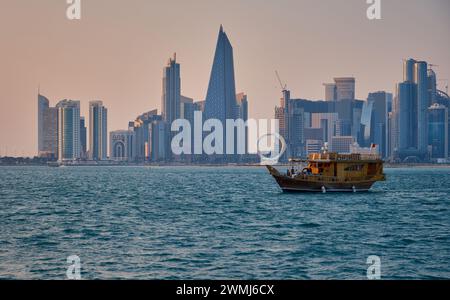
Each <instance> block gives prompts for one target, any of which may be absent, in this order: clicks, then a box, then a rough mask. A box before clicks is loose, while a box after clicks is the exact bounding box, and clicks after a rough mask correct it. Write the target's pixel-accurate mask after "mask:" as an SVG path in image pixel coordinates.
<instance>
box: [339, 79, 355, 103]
mask: <svg viewBox="0 0 450 300" xmlns="http://www.w3.org/2000/svg"><path fill="white" fill-rule="evenodd" d="M334 82H335V85H336V99H337V100H354V99H355V85H356V80H355V78H353V77H340V78H335V79H334Z"/></svg>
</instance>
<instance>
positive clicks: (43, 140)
mask: <svg viewBox="0 0 450 300" xmlns="http://www.w3.org/2000/svg"><path fill="white" fill-rule="evenodd" d="M57 155H58V110H57V108H55V107H50V106H49V101H48V99H47V98H45V97H44V96H42V95H38V156H40V157H48V158H56V156H57Z"/></svg>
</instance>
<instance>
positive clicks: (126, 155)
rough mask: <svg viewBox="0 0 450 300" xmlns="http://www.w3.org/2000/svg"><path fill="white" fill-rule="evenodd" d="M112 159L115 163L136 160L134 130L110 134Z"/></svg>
mask: <svg viewBox="0 0 450 300" xmlns="http://www.w3.org/2000/svg"><path fill="white" fill-rule="evenodd" d="M109 140H110V147H109V149H110V153H109V156H110V159H111V160H114V161H124V162H133V161H134V160H135V152H134V151H135V142H136V141H135V133H134V131H133V130H118V131H112V132H110V136H109Z"/></svg>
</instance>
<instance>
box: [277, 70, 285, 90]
mask: <svg viewBox="0 0 450 300" xmlns="http://www.w3.org/2000/svg"><path fill="white" fill-rule="evenodd" d="M275 75H277V79H278V82H279V83H280V87H281V91H282V92H283V93H284V91H286V90H287V84H284V85H283V82H282V81H281V78H280V75H279V74H278V71H275Z"/></svg>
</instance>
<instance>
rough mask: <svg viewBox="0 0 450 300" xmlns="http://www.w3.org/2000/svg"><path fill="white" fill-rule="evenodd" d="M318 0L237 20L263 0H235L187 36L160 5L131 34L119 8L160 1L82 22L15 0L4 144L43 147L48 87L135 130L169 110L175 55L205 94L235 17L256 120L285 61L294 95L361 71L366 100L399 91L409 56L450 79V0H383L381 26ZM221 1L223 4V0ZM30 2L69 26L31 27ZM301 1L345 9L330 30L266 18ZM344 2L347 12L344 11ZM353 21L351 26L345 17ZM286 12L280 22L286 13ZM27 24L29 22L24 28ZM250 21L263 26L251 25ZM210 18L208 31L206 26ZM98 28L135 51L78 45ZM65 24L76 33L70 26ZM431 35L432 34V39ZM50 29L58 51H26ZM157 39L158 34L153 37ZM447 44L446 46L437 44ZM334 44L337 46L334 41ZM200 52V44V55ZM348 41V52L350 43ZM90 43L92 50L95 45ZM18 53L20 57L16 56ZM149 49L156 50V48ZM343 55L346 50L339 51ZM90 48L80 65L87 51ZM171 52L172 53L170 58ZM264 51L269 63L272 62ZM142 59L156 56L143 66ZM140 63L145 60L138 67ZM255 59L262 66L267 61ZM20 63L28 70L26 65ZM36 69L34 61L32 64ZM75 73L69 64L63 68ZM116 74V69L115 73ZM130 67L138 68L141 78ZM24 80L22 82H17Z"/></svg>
mask: <svg viewBox="0 0 450 300" xmlns="http://www.w3.org/2000/svg"><path fill="white" fill-rule="evenodd" d="M317 2H318V3H317V4H316V3H313V2H312V1H302V2H301V3H294V2H292V1H284V2H283V3H284V4H285V6H284V7H283V5H279V6H280V7H281V8H279V7H278V5H277V7H275V5H273V4H269V3H264V4H261V5H259V6H258V7H259V8H260V9H259V10H258V13H256V16H255V17H254V18H255V19H252V20H247V21H246V22H244V21H242V20H239V21H238V20H236V19H235V18H232V17H230V16H231V10H233V8H240V9H241V10H240V11H239V12H238V14H239V15H240V14H245V13H246V12H248V11H249V10H250V9H251V8H252V5H256V4H255V3H254V1H249V3H246V4H243V3H242V2H239V3H238V2H233V1H231V3H230V4H229V6H230V7H223V10H222V12H220V13H219V12H216V13H213V14H212V15H211V16H210V17H208V18H206V20H203V21H202V22H201V25H198V24H192V23H191V22H188V24H187V25H186V26H185V27H183V29H182V30H181V29H180V30H181V31H182V32H183V37H180V36H179V34H178V29H176V26H175V25H173V26H175V27H170V26H169V27H170V28H169V29H167V28H164V27H161V26H160V27H158V26H157V24H158V22H159V20H157V19H158V18H155V19H151V20H149V19H148V18H147V17H148V16H149V15H148V14H150V15H152V14H154V13H155V12H154V11H153V10H151V11H147V10H145V11H143V12H142V14H140V15H138V17H137V19H138V23H137V24H136V23H133V22H131V23H130V24H131V25H130V26H131V28H128V29H129V30H131V31H132V32H137V33H139V35H138V36H136V37H132V36H130V35H126V32H127V31H126V30H122V29H121V28H119V27H120V26H122V25H125V24H126V22H125V21H127V22H128V20H126V18H125V20H122V19H121V18H116V19H114V18H113V16H115V17H119V16H127V15H128V14H131V13H132V12H135V11H136V10H138V9H142V8H149V5H148V4H147V3H144V2H140V1H137V2H135V3H133V4H128V5H124V4H123V3H121V2H120V1H119V2H118V1H111V3H112V4H111V8H110V10H109V11H108V12H104V11H102V10H101V8H100V6H101V5H99V4H91V3H86V4H85V3H83V5H84V6H83V7H84V15H83V18H82V20H80V22H79V23H70V22H69V21H67V20H65V19H64V15H63V14H61V16H59V15H58V14H57V13H58V11H59V9H60V8H64V3H61V5H57V4H52V5H50V4H49V3H47V2H45V1H43V3H40V4H35V3H32V4H29V3H28V2H27V3H26V4H25V2H23V1H17V2H11V3H10V4H8V7H9V8H10V9H9V11H10V15H12V16H16V17H18V20H17V21H14V22H13V21H12V20H11V16H10V15H7V16H5V17H4V18H3V20H2V22H8V21H9V22H13V23H14V24H16V25H17V26H16V28H15V29H13V30H10V31H8V32H6V30H5V29H6V28H7V27H6V26H2V27H3V28H4V29H1V30H2V31H1V32H2V33H5V34H2V35H1V37H2V40H3V41H5V45H6V49H5V55H6V54H10V56H11V58H12V59H9V61H11V62H9V61H7V62H5V64H4V65H5V66H6V67H5V69H3V70H0V79H2V80H1V81H0V82H2V85H3V84H4V85H5V86H2V90H3V91H4V93H3V97H5V98H3V99H2V100H1V105H2V110H1V114H2V115H1V125H2V126H1V128H2V130H1V131H0V134H1V139H2V141H4V143H2V145H1V147H0V152H1V153H2V154H3V155H4V154H5V153H4V152H5V146H7V147H8V152H9V154H10V155H11V154H14V152H16V153H15V154H16V155H17V156H21V155H22V153H23V155H26V156H34V155H35V154H36V145H37V138H36V131H37V129H36V126H37V120H36V116H37V114H36V111H35V110H36V105H35V99H36V90H37V87H38V86H39V84H40V86H41V88H40V89H41V94H43V95H44V96H46V97H48V98H49V99H50V103H51V105H52V106H53V105H55V104H56V102H58V101H59V100H60V99H66V98H67V99H77V100H81V102H82V108H81V109H82V113H81V115H82V116H85V117H88V113H87V109H88V105H87V103H88V102H89V101H92V100H95V99H101V100H102V101H104V103H105V105H106V106H107V107H108V108H109V109H110V115H109V120H110V123H109V124H108V127H109V128H110V129H111V131H114V130H120V129H124V128H126V124H127V122H128V121H129V120H132V119H134V117H135V116H136V115H138V114H139V113H140V112H143V111H148V110H150V109H153V108H157V109H158V112H159V113H160V112H161V107H160V102H161V101H160V99H161V88H160V82H161V81H160V80H161V78H160V77H161V71H160V70H161V66H163V63H164V61H165V60H166V59H167V57H168V55H170V53H173V52H175V51H176V52H177V53H178V57H179V58H180V59H179V61H180V63H181V64H182V66H183V67H182V69H183V73H182V77H183V89H182V91H181V93H182V95H185V96H188V97H192V98H194V99H195V100H204V99H205V97H206V90H207V82H208V77H209V75H210V74H209V72H210V68H211V63H212V61H213V54H214V53H213V49H214V43H215V38H216V32H217V27H218V26H219V25H220V24H221V23H224V25H225V27H226V28H227V32H228V33H229V37H230V40H231V42H232V43H233V46H234V48H235V49H237V50H236V53H235V56H236V57H235V73H236V87H237V88H236V90H237V92H244V93H246V94H247V95H248V97H249V99H250V105H249V106H250V108H249V115H250V117H252V118H267V117H271V116H272V115H273V107H274V106H275V105H277V103H278V100H279V98H280V97H281V93H280V89H279V87H278V84H277V81H276V78H275V75H274V70H276V69H278V70H279V72H280V75H281V77H282V80H283V81H285V82H287V84H288V87H289V89H290V90H291V91H292V94H293V95H294V96H295V97H301V98H305V99H324V98H325V96H324V89H323V86H322V84H323V83H325V82H329V81H331V80H332V79H333V78H334V77H347V76H351V77H356V80H357V81H356V98H357V99H361V100H365V99H366V98H367V95H368V93H370V92H375V91H387V92H391V93H394V92H395V85H396V84H397V83H398V82H401V78H402V74H401V70H400V68H399V67H398V66H399V64H400V63H401V60H402V59H406V58H409V57H414V58H417V59H420V60H426V61H428V62H429V63H434V64H438V65H439V67H437V68H436V71H437V73H438V75H439V78H448V77H449V72H448V70H449V69H450V68H449V65H450V63H449V57H448V51H446V49H448V48H449V44H450V41H449V38H448V37H447V36H445V35H443V34H439V33H445V31H446V28H448V26H447V27H446V25H448V24H449V20H448V17H447V16H446V15H445V14H443V12H445V11H448V9H447V10H446V8H448V7H449V4H448V2H446V1H438V0H436V1H432V3H429V2H427V3H426V4H427V5H428V6H429V7H428V8H427V11H431V13H429V14H427V15H424V16H423V17H421V15H420V14H419V12H420V10H421V9H423V6H424V5H426V4H425V3H423V1H410V2H408V3H409V4H408V5H405V4H399V2H397V3H383V4H384V6H383V12H384V13H383V20H381V21H373V23H371V21H368V20H367V19H365V9H366V8H367V7H366V4H365V1H349V4H348V6H347V5H342V4H340V5H337V4H335V3H333V2H331V1H317ZM350 2H352V3H350ZM215 4H216V6H217V3H215ZM25 5H26V6H27V7H28V6H30V5H31V6H33V8H35V9H36V10H35V11H36V12H37V14H40V15H39V16H40V17H39V18H44V17H48V18H49V19H50V20H52V22H53V23H52V24H55V25H56V24H58V25H61V26H59V27H60V30H56V29H54V28H49V27H46V26H43V27H40V26H42V25H40V26H36V27H37V28H39V29H41V30H40V31H39V32H38V31H36V30H35V29H30V28H28V27H26V26H25V25H24V24H29V23H30V22H32V21H33V20H36V18H38V17H36V16H34V15H29V14H30V12H29V11H27V12H25V13H26V14H27V15H26V16H24V17H26V18H28V19H27V20H24V19H22V17H21V14H20V12H21V9H22V8H23V7H24V6H25ZM167 5H168V6H171V7H172V8H173V9H174V11H175V13H176V14H179V13H180V12H181V11H183V10H186V9H188V10H187V11H188V12H189V13H192V15H196V12H195V10H196V9H197V8H198V7H199V6H202V5H205V3H204V2H202V1H193V2H191V3H190V5H187V8H186V4H184V3H181V2H177V1H174V2H169V3H168V4H167ZM34 6H35V7H34ZM155 6H156V7H157V8H159V9H162V8H163V7H164V5H163V4H157V5H156V4H155ZM213 6H214V5H213V4H210V3H208V4H206V6H205V9H208V10H212V7H213ZM342 6H344V7H342ZM119 7H124V8H123V9H124V11H123V12H122V13H120V14H118V13H117V9H118V8H119ZM253 7H254V6H253ZM302 7H303V8H307V9H310V10H314V12H315V13H316V15H317V14H318V15H319V16H321V15H324V16H328V14H329V13H328V12H327V8H329V9H330V10H333V8H334V9H335V10H334V11H335V12H337V13H336V14H335V15H334V16H330V18H331V19H330V20H329V22H330V23H328V26H323V28H321V26H317V28H313V29H311V28H309V29H307V30H306V29H305V26H304V25H305V23H302V22H307V21H311V19H308V18H306V20H303V21H301V20H300V19H301V18H299V20H298V22H299V23H298V25H296V23H295V22H292V21H285V22H282V21H279V23H277V24H274V26H275V28H276V29H280V28H284V29H287V31H283V30H273V29H270V28H268V26H269V24H267V23H268V22H263V20H262V19H263V16H267V15H266V14H268V13H269V12H270V14H271V18H273V19H275V18H278V16H279V14H280V13H284V14H287V16H290V12H289V10H290V9H289V8H292V9H291V10H294V8H295V10H296V11H297V13H298V14H299V15H302V16H303V15H304V14H305V10H302V9H301V8H302ZM343 8H345V9H347V10H348V12H345V11H343ZM219 10H220V9H219ZM405 10H407V11H408V15H409V17H410V18H414V20H415V22H414V24H409V26H410V30H411V31H414V30H415V31H416V32H417V33H418V34H420V37H421V43H420V45H419V44H417V43H413V42H412V41H411V40H414V39H411V36H409V35H399V32H400V31H402V30H404V29H405V28H404V27H403V25H402V20H405V17H406V16H405V15H406V14H405ZM2 11H5V10H2ZM158 11H159V10H158ZM114 13H115V14H114ZM272 13H273V14H272ZM53 14H55V15H53ZM109 14H112V15H109ZM98 19H100V20H103V21H104V23H101V24H99V23H97V21H96V20H98ZM224 19H225V20H224ZM238 19H239V18H238ZM344 19H345V21H346V24H343V23H342V20H344ZM394 19H395V20H394ZM255 20H256V22H255ZM278 20H280V19H279V18H278ZM333 20H334V21H337V20H341V22H338V23H339V25H338V26H337V27H336V26H334V25H335V24H334V23H333V27H332V26H330V24H331V23H332V22H333ZM20 21H21V22H24V24H22V23H21V24H19V23H18V22H20ZM25 21H26V22H25ZM250 21H252V22H250ZM431 21H433V22H431ZM115 22H116V23H115ZM147 22H148V23H147ZM377 22H378V23H377ZM175 23H176V22H175ZM194 23H195V22H194ZM253 23H255V24H256V25H255V24H253ZM325 23H327V22H325ZM355 23H358V24H360V27H361V28H360V30H361V33H360V34H357V35H355V34H354V33H353V32H352V29H351V28H350V27H351V25H352V24H353V25H354V24H355ZM5 24H6V23H5ZM149 24H153V26H155V25H156V28H155V30H157V31H158V32H159V31H161V33H160V34H159V35H158V37H159V38H158V39H157V40H158V41H159V42H158V43H151V45H149V44H147V41H146V38H145V34H144V33H146V34H148V35H149V36H151V35H152V32H153V29H149V28H148V26H149ZM206 24H208V26H206ZM249 24H252V26H244V25H249ZM2 25H3V23H2ZM107 26H110V28H109V29H108V30H106V29H107ZM201 26H204V27H205V28H201V29H200V28H199V27H201ZM88 28H91V29H92V31H93V32H94V33H95V34H100V33H105V32H106V33H108V32H110V30H111V32H112V31H114V32H115V34H114V35H111V34H105V35H106V37H103V36H102V39H101V40H102V41H103V42H106V45H109V46H112V45H114V44H115V43H117V42H119V41H128V42H131V44H132V45H133V47H128V48H125V49H124V48H120V47H119V49H120V50H115V49H112V48H111V49H110V51H107V52H102V51H99V50H101V49H103V50H104V48H103V47H100V45H99V44H98V43H94V45H93V46H91V47H87V48H86V49H85V50H83V49H84V48H82V47H80V45H78V44H77V43H81V45H83V47H86V43H87V42H92V39H93V36H92V34H89V33H88V32H87V30H88ZM152 28H153V27H152ZM331 28H334V30H336V32H338V30H343V29H345V30H346V31H344V33H342V32H341V34H339V35H338V36H339V39H338V41H336V39H337V38H338V37H337V36H335V35H332V34H331V33H330V31H331ZM386 28H391V29H392V33H389V32H387V31H386ZM30 30H31V31H30ZM104 30H106V31H104ZM4 31H5V32H4ZM64 31H67V32H66V33H64ZM427 31H428V32H432V34H429V35H424V33H426V32H427ZM378 32H383V34H384V35H386V36H377V35H376V33H378ZM164 33H165V35H164ZM49 34H50V35H54V36H55V39H56V40H58V39H60V40H61V42H62V44H61V45H56V47H55V48H54V49H50V48H47V47H48V46H45V45H44V44H45V42H42V44H38V45H34V46H33V47H34V48H33V47H30V49H29V50H25V48H20V47H23V46H24V45H26V44H27V42H30V41H33V40H34V39H35V38H43V37H46V36H48V35H49ZM95 34H94V35H95ZM161 34H163V35H161ZM66 35H68V36H71V35H72V38H73V42H70V41H69V40H68V39H67V37H66ZM73 35H74V36H73ZM116 35H117V36H116ZM174 35H175V36H178V38H177V39H175V41H171V40H167V39H169V38H170V37H173V36H174ZM12 36H18V38H16V40H15V41H16V42H17V43H12V44H11V43H8V41H13V40H11V39H12ZM393 36H394V37H396V40H394V41H395V43H394V42H393V40H392V37H393ZM97 37H99V36H97ZM263 37H264V38H263ZM149 39H150V38H149ZM192 39H193V41H194V42H195V43H196V44H198V45H197V46H196V47H192V45H187V44H189V43H188V41H189V40H192ZM302 39H303V40H304V41H307V42H306V43H303V44H299V40H302ZM353 39H355V40H357V41H355V40H353ZM172 40H173V39H172ZM284 40H286V42H284ZM153 41H155V40H154V39H153ZM361 41H363V42H366V44H367V45H361ZM427 41H428V42H427ZM430 41H434V42H430ZM327 42H329V43H327ZM337 42H339V43H337ZM438 42H439V44H437V43H438ZM282 43H285V44H286V45H287V46H286V47H277V49H276V51H274V50H273V49H272V47H273V45H272V44H275V45H277V44H278V45H280V44H282ZM328 44H330V45H331V46H330V47H324V46H326V45H328ZM374 44H378V45H380V47H379V49H382V50H383V52H384V49H385V48H386V47H385V46H386V45H387V44H388V45H390V46H391V48H390V51H389V54H388V56H386V55H385V54H382V53H379V52H378V51H375V52H374V51H373V50H370V49H369V48H370V47H372V48H373V45H374ZM400 44H401V45H400ZM433 44H436V45H433ZM261 45H262V46H264V47H265V48H266V47H268V48H269V49H270V50H271V51H259V52H263V53H259V52H258V51H257V49H258V46H261ZM139 46H142V47H139ZM190 48H195V51H194V49H190ZM33 49H34V50H35V51H33ZM345 49H347V51H349V52H348V53H347V52H345V51H343V50H345ZM13 50H16V51H13ZM62 50H64V51H62ZM89 50H92V51H93V52H92V53H87V52H89ZM149 50H151V51H149ZM312 50H315V52H318V53H317V54H316V55H312V52H314V51H312ZM55 51H56V52H55ZM86 51H87V52H86ZM12 52H15V53H14V54H11V53H12ZM46 52H49V54H53V57H52V58H49V56H48V55H44V53H46ZM145 52H147V53H146V54H145ZM163 52H164V53H163ZM264 52H265V53H264ZM380 52H381V51H380ZM55 53H56V54H58V55H55ZM105 53H106V55H105ZM131 53H132V54H133V56H135V57H134V59H131V58H129V56H130V55H129V54H131ZM336 53H339V55H335V54H336ZM24 54H25V55H24ZM80 54H81V56H82V59H81V61H80V59H79V58H78V57H77V55H80ZM153 54H156V55H153ZM21 55H22V56H21ZM320 55H321V56H320ZM161 56H163V57H162V58H161V59H160V57H161ZM336 56H337V58H338V59H336ZM19 57H24V60H23V62H22V61H21V60H19ZM350 57H351V59H350ZM262 58H264V59H263V60H262ZM2 59H4V57H3V58H2ZM121 59H124V60H125V62H123V63H128V66H124V65H123V64H120V63H118V62H117V61H118V60H121ZM142 60H144V62H145V63H143V64H142V63H141V62H142ZM72 61H73V62H72ZM111 62H112V65H111V66H110V67H108V66H107V64H108V63H111ZM331 62H332V63H331ZM27 63H28V64H27ZM94 63H98V65H95V67H93V66H92V64H94ZM74 64H78V66H74ZM138 64H139V66H137V65H138ZM256 64H258V65H260V66H259V67H258V68H256V67H255V66H256ZM358 65H359V66H358ZM13 66H14V67H13ZM15 66H17V67H16V68H15ZM28 66H29V69H27V67H28ZM155 66H157V67H155ZM65 69H66V70H67V72H62V71H63V70H65ZM144 69H145V70H144ZM367 70H370V71H367ZM86 71H92V72H91V73H92V74H86ZM8 72H9V73H8ZM108 72H109V73H112V75H108V74H107V73H108ZM131 74H133V76H132V77H131V78H130V75H131ZM194 74H195V75H194ZM380 74H382V76H381V75H380ZM155 77H156V79H155ZM88 81H91V82H92V83H90V82H88ZM119 83H123V86H120V85H119ZM443 84H444V83H443V82H439V85H440V88H441V89H442V90H445V88H444V87H443ZM13 87H18V88H15V89H14V88H13ZM31 95H32V96H31ZM28 106H29V107H28ZM6 112H7V113H6ZM19 115H23V116H25V120H24V121H23V122H24V123H23V124H24V126H23V127H20V128H12V127H11V125H12V124H14V122H13V121H12V120H14V119H16V118H17V117H18V116H19ZM12 118H13V119H12ZM20 137H22V138H20ZM23 137H26V138H23ZM14 149H15V150H14Z"/></svg>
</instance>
